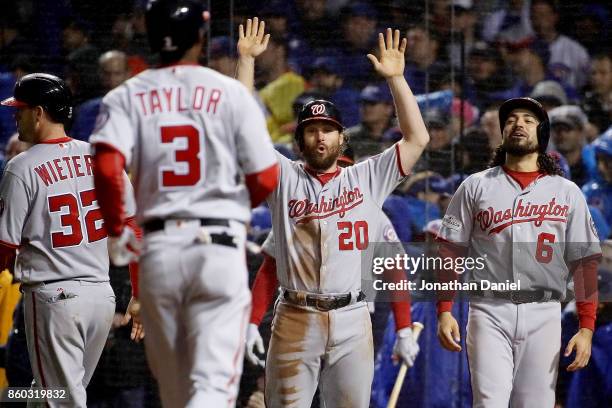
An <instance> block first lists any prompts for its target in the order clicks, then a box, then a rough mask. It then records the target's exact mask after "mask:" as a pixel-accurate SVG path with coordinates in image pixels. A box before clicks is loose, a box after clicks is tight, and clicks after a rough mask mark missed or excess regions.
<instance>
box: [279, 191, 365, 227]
mask: <svg viewBox="0 0 612 408" xmlns="http://www.w3.org/2000/svg"><path fill="white" fill-rule="evenodd" d="M362 202H363V194H362V193H361V191H360V190H359V187H355V188H353V189H352V190H348V189H347V188H346V187H345V188H344V189H343V191H342V194H340V195H339V196H336V197H328V196H325V195H322V196H321V199H320V200H319V202H318V203H317V202H311V201H310V200H309V199H308V198H304V199H302V200H295V199H294V200H290V201H289V202H288V206H289V217H290V218H299V219H298V220H297V221H296V224H302V223H306V222H308V221H311V220H314V219H322V218H327V217H331V216H332V215H335V214H338V216H339V217H340V218H342V217H344V216H345V215H346V212H347V211H349V210H351V209H352V208H355V207H357V206H358V205H359V204H361V203H362ZM313 214H314V215H313Z"/></svg>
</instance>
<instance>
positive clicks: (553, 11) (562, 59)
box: [531, 0, 589, 89]
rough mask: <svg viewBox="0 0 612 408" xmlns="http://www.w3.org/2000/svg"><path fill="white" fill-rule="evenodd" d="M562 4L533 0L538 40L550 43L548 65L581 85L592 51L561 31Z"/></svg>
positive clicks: (579, 86) (562, 75) (557, 75)
mask: <svg viewBox="0 0 612 408" xmlns="http://www.w3.org/2000/svg"><path fill="white" fill-rule="evenodd" d="M558 21H559V11H558V5H557V2H556V1H555V0H533V1H532V2H531V24H532V25H533V29H534V31H535V33H536V39H537V41H539V42H541V43H542V44H544V45H546V46H547V47H548V51H549V54H550V58H549V60H548V61H547V65H548V68H549V69H550V70H551V71H552V72H553V74H554V75H555V76H556V77H557V78H558V79H559V80H561V81H563V82H565V83H567V84H569V85H571V86H573V87H574V88H575V89H581V88H582V87H583V86H584V84H585V83H586V79H587V77H586V73H587V72H588V68H589V54H588V53H587V51H586V49H585V48H584V47H583V46H582V45H580V44H579V43H577V42H576V41H574V40H573V39H571V38H569V37H567V36H565V35H563V34H559V32H558V31H557V23H558Z"/></svg>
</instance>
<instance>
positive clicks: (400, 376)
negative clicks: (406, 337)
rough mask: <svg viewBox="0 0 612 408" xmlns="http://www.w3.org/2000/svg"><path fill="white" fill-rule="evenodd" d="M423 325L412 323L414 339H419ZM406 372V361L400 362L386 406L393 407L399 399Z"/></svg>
mask: <svg viewBox="0 0 612 408" xmlns="http://www.w3.org/2000/svg"><path fill="white" fill-rule="evenodd" d="M424 327H425V326H423V323H421V322H414V323H412V335H413V336H414V341H418V340H419V336H420V335H421V331H422V330H423V328H424ZM406 372H408V366H407V365H406V363H404V362H402V366H401V367H400V369H399V372H398V373H397V379H396V380H395V385H393V391H391V395H390V396H389V402H388V403H387V408H395V405H396V404H397V400H398V399H399V394H400V391H401V390H402V385H404V378H406Z"/></svg>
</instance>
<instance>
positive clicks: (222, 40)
mask: <svg viewBox="0 0 612 408" xmlns="http://www.w3.org/2000/svg"><path fill="white" fill-rule="evenodd" d="M222 57H230V58H236V57H237V51H236V44H235V43H234V44H232V41H231V40H230V38H229V37H226V36H220V37H213V38H212V39H211V40H210V58H211V59H216V58H222Z"/></svg>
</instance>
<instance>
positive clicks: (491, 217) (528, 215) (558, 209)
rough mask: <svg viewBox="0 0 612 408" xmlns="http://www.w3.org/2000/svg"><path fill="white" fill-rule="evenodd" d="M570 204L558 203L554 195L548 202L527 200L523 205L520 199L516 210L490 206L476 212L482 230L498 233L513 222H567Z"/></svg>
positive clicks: (537, 223)
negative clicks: (535, 202)
mask: <svg viewBox="0 0 612 408" xmlns="http://www.w3.org/2000/svg"><path fill="white" fill-rule="evenodd" d="M569 210H570V206H569V205H567V204H557V202H556V199H555V198H554V197H553V198H552V200H550V202H548V203H547V204H533V203H531V202H527V204H525V205H523V200H522V199H519V201H518V203H517V205H516V207H515V208H514V211H512V209H511V208H508V209H506V210H499V211H498V210H495V209H494V208H493V207H489V208H487V209H486V210H480V211H478V213H476V217H475V219H476V221H477V222H478V224H479V226H480V229H481V230H482V231H487V230H489V228H490V230H489V235H490V234H497V233H499V232H501V231H503V230H504V229H505V228H507V227H509V226H510V225H512V224H519V223H524V222H533V223H534V224H535V226H537V227H539V226H541V225H542V223H543V222H544V221H552V222H567V218H568V216H569Z"/></svg>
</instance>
